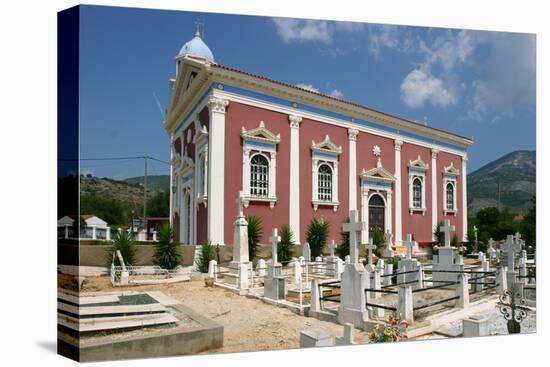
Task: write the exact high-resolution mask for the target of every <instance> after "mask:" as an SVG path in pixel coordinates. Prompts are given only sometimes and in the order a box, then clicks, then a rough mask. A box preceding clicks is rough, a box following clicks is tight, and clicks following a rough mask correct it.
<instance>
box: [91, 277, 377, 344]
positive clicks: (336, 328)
mask: <svg viewBox="0 0 550 367" xmlns="http://www.w3.org/2000/svg"><path fill="white" fill-rule="evenodd" d="M120 290H121V288H114V287H112V286H111V282H110V279H109V277H88V278H86V281H85V283H84V287H83V289H82V292H98V291H104V292H109V291H120ZM124 290H127V291H130V290H132V291H153V290H154V291H161V292H163V293H165V294H166V295H168V296H170V297H172V298H174V299H176V300H178V301H180V302H182V303H183V304H184V305H186V306H188V307H191V308H192V309H194V310H195V311H197V312H199V313H201V314H203V315H204V316H206V317H208V318H210V319H212V320H215V321H217V322H218V323H220V324H222V325H223V326H224V346H223V348H221V349H216V350H212V351H208V352H206V353H227V352H244V351H260V350H274V349H289V348H298V347H299V344H300V330H304V329H307V328H310V327H321V328H323V329H325V330H327V331H328V332H330V333H332V335H334V336H342V335H343V326H341V325H337V324H334V323H331V322H325V321H320V320H317V319H314V318H311V317H305V316H300V315H297V314H295V313H293V312H292V311H290V310H288V309H286V308H281V307H275V306H273V305H268V304H266V303H264V302H262V301H261V300H258V299H255V298H249V297H245V296H239V295H237V294H234V293H232V292H230V291H227V290H225V289H222V288H206V287H205V286H204V281H203V280H194V281H190V282H185V283H175V284H166V285H151V286H135V287H124ZM367 341H368V337H367V334H366V333H365V332H360V331H359V330H357V329H356V330H355V342H356V343H366V342H367Z"/></svg>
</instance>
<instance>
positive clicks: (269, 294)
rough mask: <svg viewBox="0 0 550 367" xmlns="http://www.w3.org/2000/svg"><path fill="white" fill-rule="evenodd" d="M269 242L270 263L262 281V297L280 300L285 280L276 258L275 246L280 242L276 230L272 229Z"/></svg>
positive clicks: (282, 296)
mask: <svg viewBox="0 0 550 367" xmlns="http://www.w3.org/2000/svg"><path fill="white" fill-rule="evenodd" d="M269 240H270V241H271V251H272V262H271V265H269V266H268V268H267V276H266V277H265V281H264V297H265V298H268V299H272V300H280V299H284V298H285V296H286V288H285V278H284V277H283V265H282V264H281V263H280V262H279V260H278V258H277V244H278V243H279V242H280V241H281V236H279V235H278V233H277V228H273V230H272V231H271V237H269Z"/></svg>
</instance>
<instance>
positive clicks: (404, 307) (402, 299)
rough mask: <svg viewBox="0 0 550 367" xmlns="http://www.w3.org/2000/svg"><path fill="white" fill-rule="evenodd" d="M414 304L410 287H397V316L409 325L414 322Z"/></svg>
mask: <svg viewBox="0 0 550 367" xmlns="http://www.w3.org/2000/svg"><path fill="white" fill-rule="evenodd" d="M413 307H414V303H413V293H412V287H411V286H407V285H404V286H399V287H398V288H397V315H398V316H400V317H401V319H402V320H407V321H408V322H409V323H412V322H413V321H414V312H413V311H414V309H413Z"/></svg>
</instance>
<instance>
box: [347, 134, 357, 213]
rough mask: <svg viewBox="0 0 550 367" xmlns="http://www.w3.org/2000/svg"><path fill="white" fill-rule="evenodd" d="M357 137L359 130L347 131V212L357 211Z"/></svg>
mask: <svg viewBox="0 0 550 367" xmlns="http://www.w3.org/2000/svg"><path fill="white" fill-rule="evenodd" d="M357 135H359V130H357V129H352V128H349V129H348V142H349V190H348V191H349V192H348V197H349V210H356V209H357Z"/></svg>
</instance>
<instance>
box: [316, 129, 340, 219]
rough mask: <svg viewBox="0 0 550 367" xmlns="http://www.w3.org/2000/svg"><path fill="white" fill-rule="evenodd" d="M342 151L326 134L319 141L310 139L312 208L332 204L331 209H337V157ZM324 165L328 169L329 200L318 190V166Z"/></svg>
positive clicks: (338, 203)
mask: <svg viewBox="0 0 550 367" xmlns="http://www.w3.org/2000/svg"><path fill="white" fill-rule="evenodd" d="M341 153H342V147H341V146H337V145H336V144H334V143H333V142H332V141H331V140H330V138H329V136H328V135H326V136H325V139H324V140H323V141H321V142H319V143H315V141H313V140H312V141H311V157H312V159H311V175H312V186H313V187H312V190H311V192H312V197H311V203H312V205H313V210H317V208H318V207H319V206H322V205H325V206H332V207H333V210H334V211H336V210H338V206H339V205H340V202H339V201H338V157H339V155H340V154H341ZM323 165H326V166H327V167H328V168H329V170H330V178H331V182H330V184H331V193H330V200H327V199H323V198H321V197H320V196H321V195H320V192H319V168H320V167H321V166H323Z"/></svg>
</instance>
